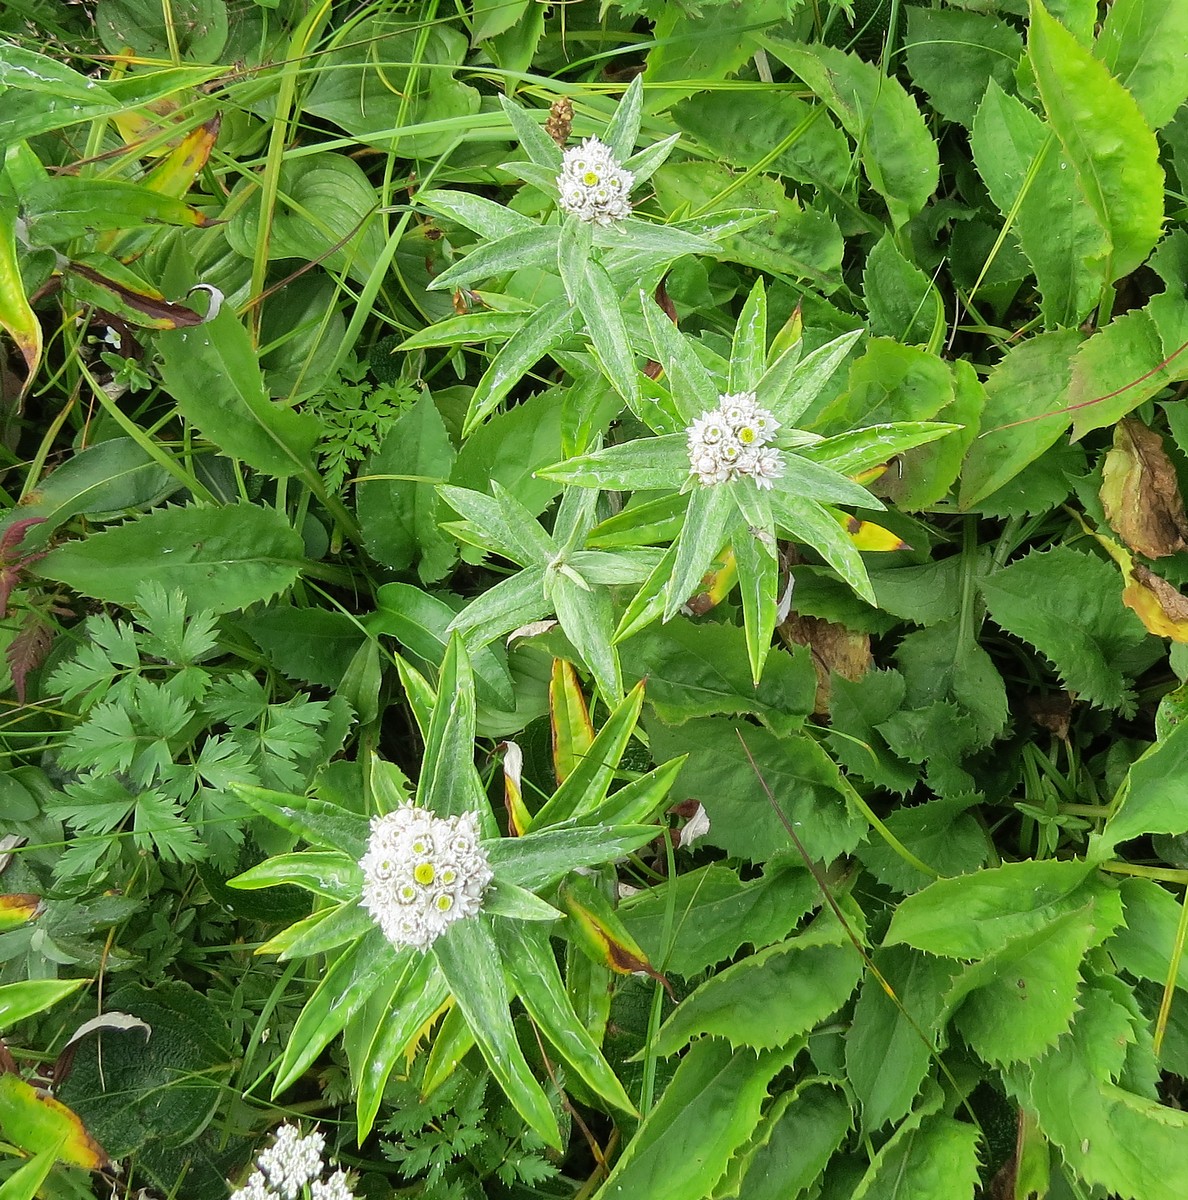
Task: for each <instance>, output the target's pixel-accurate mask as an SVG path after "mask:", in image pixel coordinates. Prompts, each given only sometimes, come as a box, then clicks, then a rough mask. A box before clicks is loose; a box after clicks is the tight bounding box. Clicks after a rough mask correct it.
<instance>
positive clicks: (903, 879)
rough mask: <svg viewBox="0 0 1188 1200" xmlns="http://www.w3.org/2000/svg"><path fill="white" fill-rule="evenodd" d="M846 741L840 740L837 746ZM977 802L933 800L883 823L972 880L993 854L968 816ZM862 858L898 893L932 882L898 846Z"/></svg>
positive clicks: (874, 849) (931, 860)
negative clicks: (901, 852)
mask: <svg viewBox="0 0 1188 1200" xmlns="http://www.w3.org/2000/svg"><path fill="white" fill-rule="evenodd" d="M835 684H836V681H835ZM1004 702H1005V697H1004ZM835 728H836V722H835ZM841 741H842V739H841V738H838V739H836V740H835V741H834V742H833V743H832V744H833V745H834V746H837V745H838V744H839V743H840V742H841ZM973 802H974V801H973V797H968V796H966V797H961V796H955V797H952V798H949V799H943V800H929V801H926V802H925V803H924V804H917V805H913V806H912V807H911V808H898V809H895V810H894V811H892V812H890V813H888V814H887V816H886V818H885V819H884V824H885V825H886V827H887V828H888V829H889V830H890V831H891V832H892V833H893V834H894V835H895V837H896V839H897V840H898V841H899V842H900V843H901V844H902V845H903V846H905V847H906V848H907V849H908V850H910V851H911V853H912V854H914V855H915V856H916V857H917V858H919V859H922V860H923V861H924V862H925V863H927V864H928V865H929V866H930V867H932V868H934V869H935V870H936V871H938V872H939V873H940V874H941V875H967V874H969V873H970V872H971V871H976V870H977V869H978V868H979V867H980V866H982V865H984V863H985V861H986V858H987V856H988V855H989V853H990V843H989V841H988V839H987V837H986V831H985V829H983V828H982V826H981V825H980V824H979V823H978V821H977V820H976V819H975V818H974V817H973V816H972V815H971V814H970V813H969V812H968V811H967V810H968V809H969V808H970V807H971V806H972V804H973ZM858 857H859V858H860V859H861V860H862V863H863V865H864V866H865V867H866V869H867V870H868V871H870V873H871V874H872V875H873V876H874V877H875V878H876V879H877V880H878V881H879V882H880V883H881V884H883V885H884V886H885V887H891V888H894V889H895V891H897V892H903V893H905V894H906V893H907V892H914V891H918V890H919V889H920V888H922V887H926V886H927V885H928V884H929V883H931V882H932V877H931V876H928V875H925V874H924V873H923V872H922V871H920V870H918V869H917V868H916V867H914V866H912V864H911V863H909V862H905V861H904V859H903V858H902V857H901V856H900V855H899V853H898V852H897V851H896V849H895V847H893V846H890V845H888V844H887V843H886V842H884V841H882V840H879V839H875V840H874V841H871V842H869V843H868V844H867V845H865V846H862V847H860V848H859V850H858Z"/></svg>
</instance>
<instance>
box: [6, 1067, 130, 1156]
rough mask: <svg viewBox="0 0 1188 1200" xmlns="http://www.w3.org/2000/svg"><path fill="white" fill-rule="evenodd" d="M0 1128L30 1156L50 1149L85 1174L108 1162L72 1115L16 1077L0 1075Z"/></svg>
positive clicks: (93, 1140)
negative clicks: (84, 1171) (82, 1170)
mask: <svg viewBox="0 0 1188 1200" xmlns="http://www.w3.org/2000/svg"><path fill="white" fill-rule="evenodd" d="M0 1126H2V1127H3V1129H4V1135H5V1137H6V1138H7V1139H9V1140H11V1141H12V1142H14V1143H15V1144H16V1145H18V1146H20V1148H21V1149H22V1150H26V1151H28V1152H29V1153H31V1154H40V1153H41V1152H42V1151H45V1150H50V1149H54V1150H55V1151H56V1154H57V1157H58V1160H59V1161H60V1162H65V1163H70V1165H71V1166H75V1167H83V1168H85V1169H86V1170H88V1171H98V1170H102V1169H103V1168H104V1167H106V1166H108V1164H109V1163H110V1161H111V1160H110V1159H109V1158H108V1156H107V1151H106V1150H104V1149H103V1147H102V1146H100V1145H99V1143H98V1142H97V1141H95V1139H94V1138H93V1137H92V1136H91V1135H90V1134H89V1133H88V1132H87V1130H86V1127H85V1126H84V1125H83V1123H82V1120H81V1119H80V1118H79V1116H78V1114H77V1113H76V1112H74V1111H73V1110H72V1109H69V1108H67V1107H66V1105H65V1104H62V1103H61V1102H60V1101H58V1100H55V1099H54V1098H53V1097H52V1096H50V1095H47V1094H46V1093H45V1092H41V1091H39V1090H38V1089H37V1088H35V1087H33V1085H32V1084H28V1083H26V1082H25V1081H24V1080H23V1079H21V1078H19V1077H18V1076H16V1075H0Z"/></svg>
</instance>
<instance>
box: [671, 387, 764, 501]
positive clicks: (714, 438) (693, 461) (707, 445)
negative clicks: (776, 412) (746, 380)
mask: <svg viewBox="0 0 1188 1200" xmlns="http://www.w3.org/2000/svg"><path fill="white" fill-rule="evenodd" d="M779 427H780V423H779V421H777V420H776V419H775V417H774V416H773V415H772V414H771V413H770V412H768V411H767V409H766V408H760V407H759V405H758V403H757V402H756V400H755V396H754V393H752V392H736V393H734V394H732V395H725V396H719V397H718V407H717V408H715V409H714V410H713V411H712V412H707V413H704V414H703V415H702V416H700V417H698V418H696V420H694V421H693V423H692V424H691V425H690V426H689V428H688V430H687V431H686V437H687V439H688V447H689V469H690V471H691V472H692V473H693V474H694V475H696V476H697V479H698V481H699V482H700V483H701V484H703V485H704V486H706V487H709V486H712V485H713V484H718V483H728V482H729V481H730V480H732V479H739V478H741V477H742V476H744V475H749V476H750V477H751V478H752V479H754V481H755V485H756V487H760V488H769V487H771V485H772V480H775V479H779V478H780V477H781V476H782V475H783V473H784V458H783V455H782V454H781V453H780V451H779V450H778V449H776V447H775V446H772V445H769V444H768V443H769V442H770V440H771V438H772V437H773V436H774V435H775V432H776V430H777V429H779Z"/></svg>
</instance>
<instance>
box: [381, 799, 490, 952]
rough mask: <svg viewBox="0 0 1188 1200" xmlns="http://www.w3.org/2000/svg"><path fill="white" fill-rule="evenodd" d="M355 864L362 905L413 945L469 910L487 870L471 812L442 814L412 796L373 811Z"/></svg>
mask: <svg viewBox="0 0 1188 1200" xmlns="http://www.w3.org/2000/svg"><path fill="white" fill-rule="evenodd" d="M359 866H360V867H361V868H362V870H363V900H362V903H363V907H364V908H366V909H367V911H368V912H369V913H371V915H372V917H373V918H374V919H375V922H376V924H377V925H379V927H380V929H382V930H383V932H384V936H385V937H386V938H387V939H388V941H390V942H391V943H392V945H393V946H396V947H397V948H400V947H404V946H415V947H416V948H417V949H418V950H428V949H429V947H430V946H431V945H432V944H433V942H434V941H435V940H436V939H437V938H438V937H440V936H441V934H442V933H444V932H445V930H446V927H447V926H448V925H450V924H451V922H453V921H460V920H461V919H462V918H463V917H472V916H474V914H475V913H477V912H478V911H479V908H480V907H481V905H482V899H483V892H484V891H485V890H486V888H487V884H489V883H490V882H491V878H492V874H491V868H490V867H489V866H488V864H487V856H486V855H485V854H484V853H483V851H482V849H481V848H480V847H479V844H478V822H477V820H476V819H475V815H474V813H463V814H462V816H460V817H439V816H437V815H435V814H434V813H432V812H430V811H429V810H428V809H426V808H417V807H416V806H415V805H412V804H405V805H402V806H401V807H400V808H398V809H396V811H395V812H390V813H388V814H386V815H385V816H382V817H373V818H372V820H371V837H370V839H369V840H368V843H367V853H366V854H364V855H363V857H362V858H361V859H360V860H359Z"/></svg>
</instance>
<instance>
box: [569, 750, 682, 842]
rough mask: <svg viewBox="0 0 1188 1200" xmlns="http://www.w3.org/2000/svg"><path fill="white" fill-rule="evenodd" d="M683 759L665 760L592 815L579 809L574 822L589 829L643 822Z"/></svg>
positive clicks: (664, 793) (662, 798) (662, 797)
mask: <svg viewBox="0 0 1188 1200" xmlns="http://www.w3.org/2000/svg"><path fill="white" fill-rule="evenodd" d="M687 757H688V756H687V755H681V756H680V757H679V758H673V759H669V761H668V762H666V763H664V764H663V765H662V766H659V767H657V768H656V769H655V770H653V771H649V772H648V773H647V774H646V775H641V776H640V777H639V778H638V779H633V780H632V781H631V782H630V783H626V784H624V785H623V786H622V787H621V788H619V790H618V791H617V792H615V793H613V794H612V795H611V796H608V797H607V799H606V801H605V802H604V803H602V804H600V805H599V806H598V807H597V808H595V809H594V810H593V811H592V812H587V811H585V810H583V811H582V812H581V813H580V814H579V817H578V819H579V820H581V821H582V823H583V824H585V825H589V826H591V827H597V826H600V825H628V824H635V823H637V822H640V821H647V820H648V819H649V818H650V817H652V816H653V815H654V814H655V812H656V810H657V809H658V808H659V807H660V806H661V805H662V804H663V803H664V802H665V801H666V799H667V798H668V793H669V792H670V791H671V790H672V785H673V784H674V783H675V782H676V778H677V776H678V775H679V774H680V771H681V767H682V766H684V763H685V759H686V758H687Z"/></svg>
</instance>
